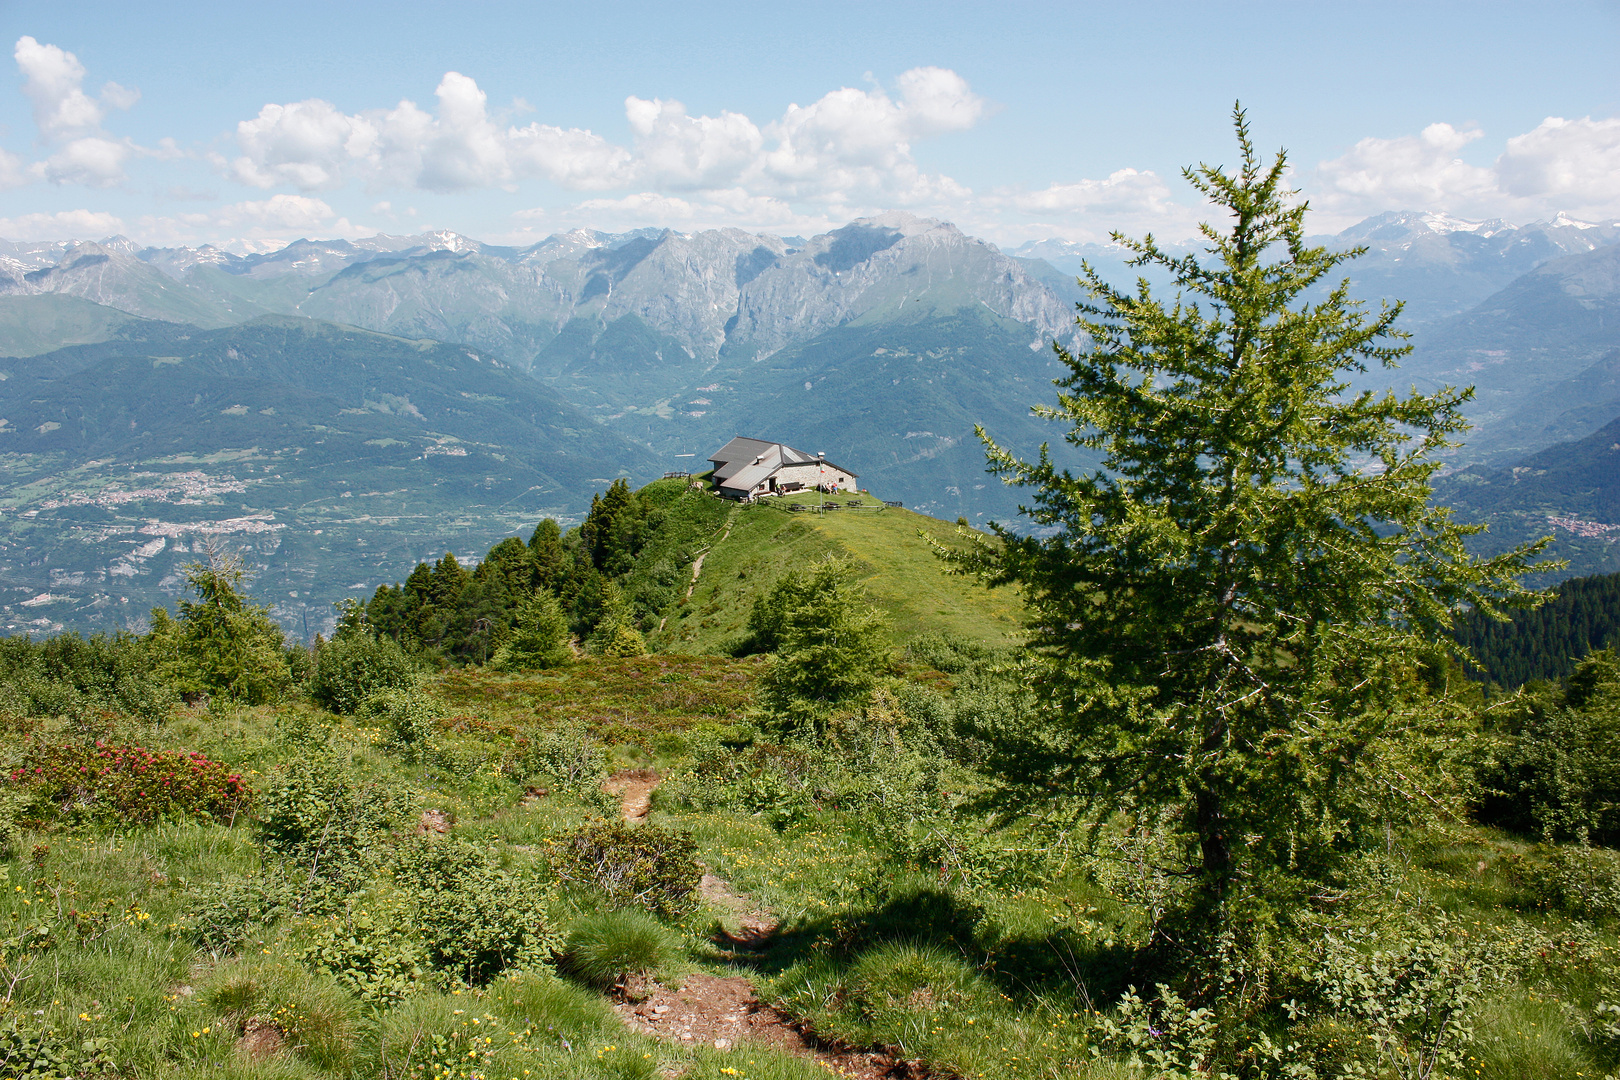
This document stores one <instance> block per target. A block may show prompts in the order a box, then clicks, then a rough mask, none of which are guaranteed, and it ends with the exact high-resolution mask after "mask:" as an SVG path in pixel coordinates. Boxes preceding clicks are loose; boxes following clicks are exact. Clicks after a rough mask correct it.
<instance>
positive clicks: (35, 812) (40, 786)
mask: <svg viewBox="0 0 1620 1080" xmlns="http://www.w3.org/2000/svg"><path fill="white" fill-rule="evenodd" d="M5 782H6V783H7V784H8V785H9V786H11V787H12V789H13V791H16V792H19V793H22V794H23V795H25V796H26V797H27V799H28V803H27V808H26V809H25V810H24V811H23V814H22V815H19V816H34V817H38V818H40V819H46V818H50V817H56V816H61V817H66V818H70V819H85V820H91V821H98V822H103V823H108V824H129V823H139V822H149V821H154V820H157V819H159V818H169V817H201V818H211V819H213V820H215V821H225V822H228V821H232V820H234V819H235V817H236V815H237V814H238V813H239V812H240V811H241V810H242V808H243V807H244V806H245V805H246V804H247V803H248V801H249V798H250V794H251V793H250V792H249V790H248V786H247V783H246V782H245V781H244V780H243V779H242V777H241V776H240V775H238V774H237V773H234V772H232V771H231V770H230V768H229V766H226V765H222V764H220V763H219V762H217V761H211V760H209V759H208V758H207V757H205V756H204V755H202V754H200V753H197V752H195V751H191V752H186V751H182V750H149V749H147V748H146V747H144V746H129V745H107V744H105V743H100V742H97V743H94V744H87V743H46V744H39V745H35V746H32V747H30V748H29V749H28V750H27V751H25V752H24V754H23V755H22V757H21V759H20V761H19V763H18V764H17V765H16V766H15V767H13V768H12V770H11V773H10V775H9V777H8V778H6V781H5Z"/></svg>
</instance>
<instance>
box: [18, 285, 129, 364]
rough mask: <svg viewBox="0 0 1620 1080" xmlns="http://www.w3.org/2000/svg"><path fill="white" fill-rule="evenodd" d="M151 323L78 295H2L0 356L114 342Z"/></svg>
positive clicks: (22, 354)
mask: <svg viewBox="0 0 1620 1080" xmlns="http://www.w3.org/2000/svg"><path fill="white" fill-rule="evenodd" d="M150 321H151V320H148V319H143V318H141V317H139V316H138V315H130V314H127V313H125V312H122V311H117V310H115V309H113V308H110V307H103V306H102V305H101V304H97V303H94V302H92V301H89V300H84V299H81V298H79V297H77V296H65V295H61V294H58V293H46V294H44V295H41V296H0V356H38V355H40V354H41V353H48V352H52V351H53V350H56V349H61V348H65V347H66V346H69V345H90V344H94V343H96V342H102V341H112V340H113V339H115V338H121V337H126V336H129V334H130V333H131V332H135V333H137V334H138V333H139V332H140V331H141V330H142V329H143V324H149V323H150Z"/></svg>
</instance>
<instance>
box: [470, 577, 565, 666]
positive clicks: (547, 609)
mask: <svg viewBox="0 0 1620 1080" xmlns="http://www.w3.org/2000/svg"><path fill="white" fill-rule="evenodd" d="M568 655H569V653H568V616H566V615H564V614H563V609H562V605H561V604H559V603H557V597H556V596H555V595H553V594H552V593H550V592H548V591H546V590H544V589H541V590H538V591H536V592H535V593H534V595H532V596H531V597H530V598H529V600H528V601H527V602H526V603H525V604H524V605H523V608H522V609H521V610H520V611H519V612H518V613H517V616H516V617H515V619H514V621H513V624H512V629H511V631H510V632H509V633H508V634H507V636H506V640H504V641H502V642H501V645H500V647H499V648H498V649H496V650H495V655H494V656H493V657H492V658H491V659H490V662H489V663H490V667H493V668H494V669H495V670H496V671H525V670H530V669H535V668H550V667H556V666H558V665H559V664H562V663H565V662H567V660H568Z"/></svg>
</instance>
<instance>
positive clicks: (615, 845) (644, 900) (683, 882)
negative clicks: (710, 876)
mask: <svg viewBox="0 0 1620 1080" xmlns="http://www.w3.org/2000/svg"><path fill="white" fill-rule="evenodd" d="M554 866H555V870H556V873H557V876H558V877H559V878H560V879H561V880H562V881H564V882H568V883H573V884H581V885H587V886H590V887H592V888H595V889H598V890H600V891H601V892H602V893H604V894H606V896H607V898H608V900H609V901H610V902H611V903H613V904H615V905H618V906H621V907H628V906H635V907H640V908H644V909H646V910H647V911H650V912H653V913H655V914H658V915H664V916H676V915H680V914H683V913H685V912H686V911H687V910H688V909H689V908H690V906H691V903H692V901H693V899H694V896H693V894H694V893H695V892H696V890H697V885H698V879H699V878H700V877H701V876H702V875H701V872H700V871H699V869H698V865H697V845H696V844H695V843H694V842H693V840H692V837H691V836H690V835H689V834H687V833H684V832H678V831H676V830H673V829H665V828H662V827H660V826H657V825H653V824H642V825H639V826H635V827H633V828H632V827H631V826H629V825H627V824H625V823H624V822H622V821H607V822H595V823H591V824H587V825H586V826H584V827H583V828H581V829H580V830H579V831H578V832H575V833H574V834H573V835H572V836H570V837H568V838H567V839H566V840H565V841H564V842H563V844H562V845H561V847H560V849H559V851H558V854H557V856H556V858H555V862H554Z"/></svg>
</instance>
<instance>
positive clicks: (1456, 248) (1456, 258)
mask: <svg viewBox="0 0 1620 1080" xmlns="http://www.w3.org/2000/svg"><path fill="white" fill-rule="evenodd" d="M1309 242H1311V243H1313V244H1322V245H1325V246H1327V247H1330V248H1340V249H1342V248H1349V247H1357V246H1365V247H1366V248H1367V252H1366V254H1364V255H1363V256H1361V258H1359V259H1357V260H1355V261H1354V262H1351V263H1349V264H1347V265H1346V266H1344V267H1343V273H1342V274H1340V275H1335V277H1334V279H1333V281H1332V282H1331V284H1333V285H1337V284H1338V280H1339V278H1341V277H1348V278H1350V281H1351V290H1352V294H1353V295H1355V296H1357V297H1360V298H1362V299H1366V300H1370V301H1374V302H1376V301H1378V300H1381V299H1384V298H1386V297H1387V298H1390V299H1399V300H1402V301H1404V302H1405V305H1406V309H1405V312H1404V315H1403V320H1402V321H1403V325H1405V326H1406V327H1407V328H1408V329H1412V328H1415V327H1418V326H1424V325H1428V324H1432V323H1435V322H1437V321H1438V320H1441V319H1444V318H1447V317H1449V316H1452V315H1456V314H1460V313H1462V312H1464V311H1467V310H1468V309H1470V308H1472V307H1473V306H1474V305H1475V304H1478V303H1480V302H1481V301H1483V300H1485V299H1487V298H1488V297H1489V296H1491V295H1492V294H1493V293H1495V292H1497V291H1499V290H1501V289H1503V288H1505V287H1506V286H1507V285H1509V284H1510V283H1512V282H1513V281H1514V280H1515V279H1517V278H1519V277H1521V276H1522V275H1524V274H1527V273H1529V272H1530V271H1532V270H1534V269H1535V268H1536V267H1538V266H1540V265H1541V264H1542V263H1545V262H1547V261H1549V260H1552V259H1557V258H1560V257H1563V256H1566V255H1576V254H1581V253H1584V252H1589V251H1593V250H1596V249H1598V248H1601V247H1605V246H1607V245H1610V244H1614V243H1616V242H1620V221H1605V222H1586V221H1577V220H1575V219H1574V218H1570V217H1568V216H1566V215H1563V214H1560V215H1558V216H1557V217H1555V218H1553V219H1552V220H1550V221H1537V222H1531V223H1530V224H1527V225H1513V224H1510V223H1508V222H1505V221H1500V220H1491V221H1469V220H1465V219H1462V218H1456V217H1452V216H1450V215H1447V214H1439V213H1433V212H1429V211H1410V210H1408V211H1394V212H1390V213H1384V214H1378V215H1376V216H1374V217H1370V218H1367V219H1366V220H1365V221H1361V222H1358V223H1356V224H1355V225H1352V226H1350V227H1349V228H1347V229H1345V230H1343V231H1342V232H1340V233H1338V234H1336V235H1332V236H1313V237H1310V238H1309ZM1165 247H1166V250H1167V251H1169V252H1171V253H1172V254H1181V253H1184V252H1189V251H1198V250H1201V248H1202V245H1201V244H1199V243H1197V242H1194V243H1190V244H1183V245H1166V246H1165ZM1010 254H1012V255H1015V256H1018V257H1021V258H1039V259H1044V260H1045V261H1046V262H1048V263H1050V264H1052V265H1053V266H1055V267H1057V268H1058V269H1059V270H1062V271H1064V272H1067V273H1070V274H1079V273H1080V267H1081V263H1082V261H1086V262H1089V263H1091V265H1092V266H1093V267H1095V268H1096V269H1097V271H1098V273H1100V274H1101V275H1102V277H1103V279H1104V280H1106V281H1109V282H1111V283H1113V284H1115V285H1129V284H1131V283H1133V282H1134V281H1135V280H1136V277H1137V276H1138V275H1139V274H1142V273H1143V271H1141V270H1138V269H1137V268H1134V267H1130V266H1127V265H1126V260H1127V259H1128V258H1129V256H1130V252H1129V251H1127V250H1126V249H1125V248H1123V247H1121V246H1119V245H1117V244H1097V243H1077V242H1074V241H1068V240H1055V239H1048V240H1039V241H1030V242H1028V243H1025V244H1023V245H1021V246H1019V247H1017V248H1014V249H1013V250H1012V251H1011V252H1010ZM1146 276H1147V278H1148V280H1149V282H1150V283H1152V284H1154V285H1155V286H1162V285H1163V284H1165V281H1164V279H1163V277H1162V276H1161V275H1157V274H1155V273H1153V272H1147V273H1146Z"/></svg>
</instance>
